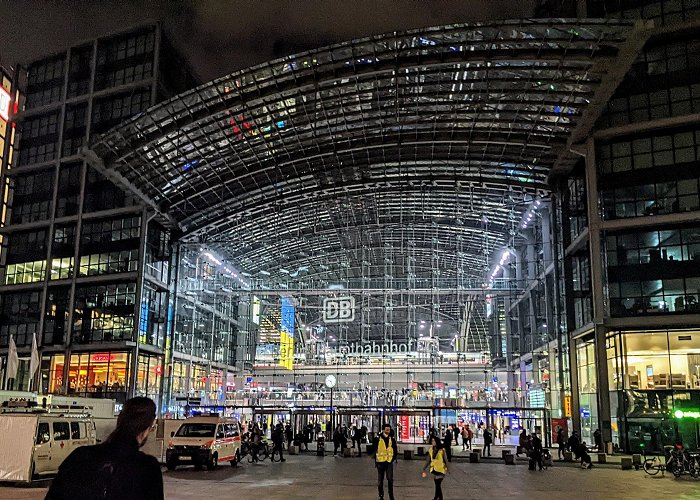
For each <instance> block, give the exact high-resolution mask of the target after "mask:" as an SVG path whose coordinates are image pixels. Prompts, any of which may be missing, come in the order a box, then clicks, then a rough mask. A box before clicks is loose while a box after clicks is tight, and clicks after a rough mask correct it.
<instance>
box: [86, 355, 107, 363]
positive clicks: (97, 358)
mask: <svg viewBox="0 0 700 500" xmlns="http://www.w3.org/2000/svg"><path fill="white" fill-rule="evenodd" d="M90 361H92V362H93V363H107V362H108V361H112V355H111V354H109V353H97V354H92V355H91V356H90Z"/></svg>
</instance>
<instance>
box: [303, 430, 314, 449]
mask: <svg viewBox="0 0 700 500" xmlns="http://www.w3.org/2000/svg"><path fill="white" fill-rule="evenodd" d="M313 432H314V426H313V425H311V424H307V425H306V427H304V450H305V451H309V443H310V442H311V436H312V435H313Z"/></svg>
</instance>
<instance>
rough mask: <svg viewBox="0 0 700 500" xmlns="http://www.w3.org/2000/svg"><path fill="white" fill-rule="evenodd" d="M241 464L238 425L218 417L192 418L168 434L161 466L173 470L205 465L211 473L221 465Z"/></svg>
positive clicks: (230, 420) (231, 420)
mask: <svg viewBox="0 0 700 500" xmlns="http://www.w3.org/2000/svg"><path fill="white" fill-rule="evenodd" d="M240 461H241V436H240V434H239V432H238V422H236V421H235V420H233V419H229V418H220V417H192V418H188V419H187V420H185V421H184V422H183V423H182V424H181V425H180V427H179V428H178V429H177V431H175V432H171V433H170V440H169V441H168V449H167V450H166V452H165V465H166V466H167V467H168V470H174V469H175V467H177V466H178V465H195V466H200V467H201V466H202V465H206V466H207V469H209V470H213V469H215V468H216V467H217V466H218V465H219V463H221V462H231V465H232V466H234V467H235V466H236V465H238V462H240Z"/></svg>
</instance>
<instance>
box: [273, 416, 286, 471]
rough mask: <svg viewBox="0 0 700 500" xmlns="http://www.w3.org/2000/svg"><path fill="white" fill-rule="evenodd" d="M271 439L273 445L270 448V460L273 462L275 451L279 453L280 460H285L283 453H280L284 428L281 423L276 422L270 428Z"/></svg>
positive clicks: (282, 447)
mask: <svg viewBox="0 0 700 500" xmlns="http://www.w3.org/2000/svg"><path fill="white" fill-rule="evenodd" d="M271 439H272V444H273V445H274V446H273V448H272V457H271V458H270V460H272V461H273V462H274V458H275V453H279V454H280V462H286V461H287V460H285V458H284V453H282V450H283V449H284V428H283V427H282V424H277V425H276V426H275V428H274V429H273V430H272V436H271Z"/></svg>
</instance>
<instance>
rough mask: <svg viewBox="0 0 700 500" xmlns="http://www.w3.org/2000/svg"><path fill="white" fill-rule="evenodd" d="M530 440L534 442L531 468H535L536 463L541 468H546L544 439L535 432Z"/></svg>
mask: <svg viewBox="0 0 700 500" xmlns="http://www.w3.org/2000/svg"><path fill="white" fill-rule="evenodd" d="M530 442H531V443H532V449H531V450H530V470H535V465H537V467H538V468H539V470H544V460H543V457H542V453H543V450H542V440H541V439H540V438H539V436H538V435H537V434H536V433H534V432H533V433H532V437H531V438H530Z"/></svg>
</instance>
